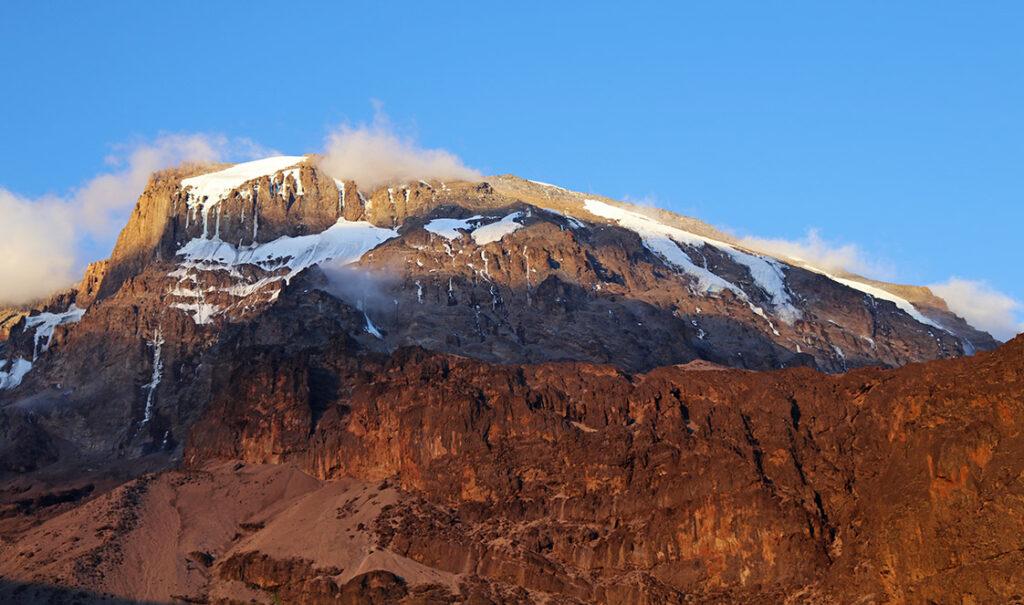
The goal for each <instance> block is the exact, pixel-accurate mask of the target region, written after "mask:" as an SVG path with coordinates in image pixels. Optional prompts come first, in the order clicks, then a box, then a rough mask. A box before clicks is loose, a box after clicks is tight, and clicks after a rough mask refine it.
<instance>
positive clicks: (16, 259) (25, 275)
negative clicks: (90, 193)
mask: <svg viewBox="0 0 1024 605" xmlns="http://www.w3.org/2000/svg"><path fill="white" fill-rule="evenodd" d="M0 217H2V219H0V305H3V304H15V303H21V302H25V301H29V300H33V299H37V298H40V297H43V296H46V295H47V294H49V293H51V292H53V291H54V290H57V289H58V288H61V287H64V286H67V285H68V284H70V283H72V282H73V281H74V275H73V270H74V268H75V259H74V248H75V243H74V242H75V237H74V236H75V226H74V221H73V219H72V218H71V216H70V213H68V212H67V205H66V204H65V203H64V201H63V200H60V199H57V198H45V199H40V200H35V201H32V200H27V199H25V198H22V197H19V196H17V195H15V194H13V193H11V192H10V191H7V190H6V189H0Z"/></svg>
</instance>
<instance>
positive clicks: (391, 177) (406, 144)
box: [320, 111, 481, 189]
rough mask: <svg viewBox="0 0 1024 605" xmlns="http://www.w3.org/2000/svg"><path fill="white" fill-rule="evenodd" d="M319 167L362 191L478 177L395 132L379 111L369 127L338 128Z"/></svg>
mask: <svg viewBox="0 0 1024 605" xmlns="http://www.w3.org/2000/svg"><path fill="white" fill-rule="evenodd" d="M320 166H321V167H322V168H323V169H324V171H325V172H327V174H329V175H331V176H332V177H334V178H336V179H343V180H353V181H355V182H356V183H358V184H359V186H360V187H362V188H364V189H375V188H377V187H380V186H382V185H388V184H393V183H407V182H409V181H416V180H420V179H423V180H426V179H441V180H475V179H479V178H480V176H481V175H480V173H479V172H478V171H476V170H474V169H472V168H470V167H468V166H466V165H465V164H463V163H462V160H460V159H459V158H458V156H456V155H454V154H452V153H450V152H448V151H445V150H443V149H424V148H422V147H420V146H419V145H418V144H417V143H416V141H415V140H414V139H412V138H410V137H405V136H402V135H400V134H398V133H396V132H395V130H394V128H393V127H392V126H391V124H390V122H389V121H388V119H387V118H386V117H385V116H384V115H383V114H381V113H380V112H379V111H378V113H377V116H376V117H375V118H374V120H373V123H372V124H370V125H361V126H356V127H353V126H347V125H346V126H341V127H340V128H338V129H337V130H335V131H334V132H332V133H331V134H329V135H328V136H327V140H326V141H325V150H324V157H323V159H322V160H321V162H320Z"/></svg>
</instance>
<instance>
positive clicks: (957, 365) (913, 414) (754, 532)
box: [2, 335, 1024, 603]
mask: <svg viewBox="0 0 1024 605" xmlns="http://www.w3.org/2000/svg"><path fill="white" fill-rule="evenodd" d="M243 340H245V342H246V343H245V344H243V343H242V342H241V341H239V342H238V343H236V346H237V348H236V349H234V353H235V355H234V357H233V358H232V359H233V361H232V362H230V363H228V364H227V365H226V366H224V367H220V368H217V370H216V371H217V373H218V374H220V375H221V379H220V380H221V386H220V387H218V388H215V389H214V393H215V394H214V399H213V401H212V403H211V404H210V406H209V407H208V408H207V410H206V412H205V413H204V414H203V415H202V417H201V419H200V420H199V421H198V422H197V424H196V425H195V426H194V429H193V431H192V436H191V438H190V439H189V442H188V445H187V447H186V450H185V461H186V468H185V469H183V470H181V471H174V472H171V473H168V474H163V475H159V476H157V477H156V478H154V479H150V480H147V481H148V483H142V484H138V485H140V487H139V488H138V489H140V490H144V493H143V494H141V495H140V496H139V497H138V498H137V499H135V500H132V501H131V504H130V505H129V504H124V503H123V502H122V500H119V499H118V498H121V496H115V497H113V499H112V500H111V499H108V500H103V499H100V500H95V501H92V502H90V503H89V504H87V505H84V506H86V507H92V508H86V509H85V510H83V511H82V512H81V513H74V514H77V515H78V516H77V517H75V518H76V519H78V520H79V522H83V520H84V519H87V518H92V517H95V518H96V519H97V520H96V521H84V522H86V523H87V525H86V527H91V525H90V524H97V525H98V524H100V523H101V521H102V519H104V518H106V517H109V516H116V515H119V514H123V511H126V510H130V511H131V512H132V517H131V518H132V519H135V521H133V525H131V526H130V527H128V528H126V529H124V530H123V531H121V530H118V529H115V530H114V531H113V532H111V533H110V534H109V536H108V538H106V540H107V543H109V544H112V545H117V549H122V550H124V551H125V552H135V553H140V550H139V549H142V548H144V547H145V545H146V544H148V543H152V542H151V541H152V540H158V541H167V542H169V544H170V546H169V548H170V550H171V552H170V553H168V554H165V555H161V556H168V557H170V559H169V560H170V561H173V560H175V557H179V559H178V560H179V561H186V560H192V561H200V558H199V557H205V559H203V560H205V561H206V563H198V564H196V565H194V566H191V567H190V568H192V569H195V570H197V571H194V572H190V573H188V574H186V575H185V576H178V577H177V579H175V577H173V576H167V575H166V573H167V572H166V571H163V572H160V573H161V574H164V575H161V576H160V577H164V578H166V579H165V580H161V583H159V584H158V586H159V589H157V590H154V589H153V588H152V586H153V584H152V582H150V583H148V584H147V583H144V582H143V581H142V578H141V576H137V575H133V574H136V571H133V570H134V567H133V566H132V565H120V566H119V565H117V564H116V561H115V560H114V559H112V558H110V557H111V555H110V554H109V552H110V548H111V547H108V548H107V550H103V549H101V548H100V546H98V545H96V546H89V544H88V543H87V544H85V545H82V546H81V547H79V546H76V547H75V548H74V549H72V551H71V552H69V553H64V552H63V551H62V550H61V548H60V547H59V546H58V545H60V544H63V543H64V542H62V541H66V540H68V539H70V538H71V537H72V536H74V535H76V534H78V533H80V532H81V531H82V530H81V527H80V526H77V525H69V524H70V523H71V520H70V519H68V518H67V516H68V515H69V514H73V512H72V513H66V514H64V515H60V516H58V517H55V518H53V519H52V520H51V521H47V522H46V523H44V524H43V525H41V526H39V528H38V529H36V530H32V531H31V532H30V533H29V534H27V536H26V537H22V538H21V539H19V541H18V543H17V544H15V545H13V546H12V547H10V548H9V549H8V551H7V552H6V553H5V556H4V557H3V558H2V559H3V560H4V561H6V563H4V564H3V567H2V573H3V574H4V575H5V577H9V578H15V579H17V578H25V577H27V576H26V575H25V574H26V573H28V572H29V570H38V569H40V568H38V567H36V564H35V563H34V562H32V561H33V560H34V561H39V560H41V561H46V562H48V563H46V566H45V567H44V568H42V569H46V570H50V571H49V572H48V573H50V574H53V575H51V576H46V575H45V574H44V577H47V578H50V580H51V581H56V582H57V583H60V584H72V585H81V586H84V587H86V588H89V589H91V590H95V591H100V592H103V591H107V590H110V589H111V587H113V586H121V587H122V590H124V591H126V592H123V593H119V594H125V595H133V596H136V597H141V596H147V597H148V598H159V597H161V596H162V597H164V598H166V595H168V594H180V595H187V596H189V597H190V598H202V599H214V600H215V599H216V598H219V597H224V596H226V595H231V596H234V597H237V595H239V594H245V595H247V597H246V598H254V599H256V600H257V601H259V602H272V601H273V600H274V599H275V598H280V596H281V595H287V597H288V599H289V601H291V602H298V603H326V602H334V601H332V600H331V599H336V598H339V597H338V595H339V594H349V593H352V594H356V595H359V597H358V598H360V599H364V600H365V599H370V598H372V595H374V594H378V591H383V593H384V594H388V595H390V596H389V597H388V598H386V599H385V600H384V601H383V602H403V603H442V602H478V601H475V600H474V598H481V595H489V597H488V598H489V599H491V600H490V601H486V600H485V601H483V602H521V603H533V602H556V603H592V602H593V603H684V602H686V603H690V602H696V603H722V602H737V603H779V602H808V603H833V602H835V603H853V602H864V603H869V602H875V603H883V602H886V603H888V602H905V603H932V602H946V601H949V600H950V599H951V597H955V599H954V600H960V601H962V600H964V599H966V600H967V602H970V599H974V602H978V603H996V602H1012V599H1013V598H1014V595H1017V594H1019V592H1020V589H1021V585H1020V584H1019V577H1017V576H1018V574H1017V570H1019V569H1020V567H1021V566H1022V565H1024V554H1022V553H1024V545H1022V544H1020V540H1019V537H1020V536H1021V535H1024V527H1022V524H1021V519H1022V518H1024V510H1022V508H1021V507H1022V505H1021V502H1022V501H1024V500H1022V499H1021V497H1022V495H1024V493H1022V492H1021V485H1020V481H1019V480H1018V477H1019V476H1020V475H1021V474H1022V473H1024V441H1022V440H1021V438H1020V435H1021V430H1020V427H1021V423H1022V422H1024V341H1022V340H1021V339H1017V340H1016V341H1014V342H1012V343H1009V344H1008V345H1006V346H1004V347H1003V348H1001V349H999V350H997V351H995V352H992V353H985V354H980V355H978V356H975V357H972V358H964V359H958V360H950V361H941V362H931V363H929V364H924V365H911V366H908V367H905V368H901V369H898V370H879V369H864V370H857V371H854V372H850V373H847V374H843V375H840V376H824V375H821V374H818V373H816V372H814V371H812V370H809V369H792V370H783V371H776V372H750V371H743V370H732V369H725V368H721V367H716V366H709V365H700V364H691V365H686V366H678V367H665V368H659V369H657V370H653V371H651V372H648V373H645V374H638V375H627V374H623V373H621V372H620V371H618V370H615V369H614V368H610V367H607V366H594V365H589V364H575V363H562V364H543V365H536V366H508V365H491V364H486V363H483V362H479V361H475V360H471V359H466V358H459V357H453V356H447V355H443V354H437V353H431V352H427V351H423V350H421V349H402V350H400V351H397V352H395V353H393V354H388V355H385V354H365V355H355V354H354V349H353V346H354V345H353V343H347V344H346V343H339V342H324V343H321V344H320V345H318V346H315V347H310V348H307V349H304V350H295V349H294V344H293V342H294V341H292V340H289V341H286V342H287V343H289V344H278V345H269V344H267V343H265V342H260V341H255V340H253V339H252V335H249V336H246V337H245V338H244V339H243ZM222 460H223V461H224V462H223V463H222V462H220V461H222ZM236 460H240V461H241V462H235V461H236ZM299 470H301V471H304V473H305V474H302V475H300V476H301V477H304V478H303V479H301V481H299V480H298V479H296V478H292V479H287V480H285V479H284V478H283V477H284V476H288V474H292V475H291V476H293V477H294V473H295V472H297V471H299ZM253 473H256V475H255V476H253ZM238 482H241V484H243V485H245V486H246V487H244V488H242V487H238V488H234V487H230V486H232V485H235V484H236V483H238ZM298 483H301V485H303V486H304V487H301V488H300V487H299V486H298ZM284 484H288V485H295V488H294V489H293V488H289V489H291V490H292V491H290V492H289V494H288V495H284V493H283V492H282V491H281V489H282V486H283V485H284ZM129 489H135V488H129ZM295 489H298V490H299V493H296V492H295ZM222 490H223V491H222ZM274 494H278V495H274ZM267 498H270V500H265V499H267ZM263 501H269V502H274V504H273V505H272V506H268V505H260V502H263ZM167 502H171V503H172V505H171V509H169V510H165V509H166V507H167V504H166V503H167ZM199 502H202V506H203V507H205V508H206V509H209V508H211V507H212V508H213V509H215V510H218V511H219V512H218V513H217V515H218V516H219V517H218V518H220V517H224V518H225V519H227V520H226V521H223V522H218V523H221V525H220V527H223V529H220V530H217V531H214V532H212V533H207V532H205V531H204V532H203V535H204V536H206V537H205V538H204V539H203V540H199V539H198V538H197V537H196V535H197V534H196V533H195V532H198V531H199V530H200V529H201V528H199V527H195V528H193V529H189V530H185V529H182V530H181V531H182V532H184V533H174V532H175V531H176V530H173V527H176V526H175V525H174V524H173V523H172V524H171V525H170V528H171V529H168V523H167V519H168V516H167V515H174V518H180V519H182V522H184V520H185V519H194V518H206V515H205V514H200V512H199V510H198V508H197V507H198V506H199V504H198V503H199ZM77 510H79V509H72V511H77ZM90 511H91V512H90ZM99 511H104V512H103V513H102V514H100V512H99ZM117 511H122V512H117ZM225 515H226V517H225ZM206 522H207V523H209V521H206ZM190 523H192V522H190ZM224 523H226V524H227V525H224ZM183 527H184V526H183ZM92 531H93V530H92V529H89V530H87V531H86V532H85V533H86V534H91V532H92ZM168 531H170V532H171V533H167V532H168ZM232 532H234V535H233V537H232V535H231V534H232ZM161 536H162V537H161ZM189 536H192V537H189ZM323 540H327V542H323ZM325 544H330V546H329V547H327V548H325V547H324V545H325ZM87 547H88V548H93V549H94V550H91V551H88V552H93V553H97V554H96V555H95V556H96V557H97V559H96V560H97V564H98V565H100V566H102V568H103V569H107V570H108V571H107V572H105V573H104V574H103V576H102V577H101V579H97V578H92V579H89V578H88V577H86V576H83V575H80V574H78V572H74V570H73V569H72V568H70V567H69V565H70V558H72V557H79V556H82V555H81V553H79V552H78V550H79V549H81V548H86V549H87ZM95 549H99V550H95ZM194 551H198V552H194ZM161 552H167V551H166V550H162V551H161ZM174 552H177V553H178V554H177V555H174V554H173V553H174ZM28 553H31V554H32V555H33V556H32V559H26V556H28ZM140 554H142V555H143V556H146V557H149V556H152V555H151V553H148V552H147V553H140ZM370 570H375V571H374V573H375V574H377V575H373V576H363V575H361V574H365V573H367V572H369V571H370ZM133 578H134V579H133ZM184 578H188V580H187V582H186V581H185V579H184ZM125 586H127V588H124V587H125ZM132 587H135V588H132ZM134 590H138V591H141V592H132V591H134ZM147 590H149V591H150V592H145V591H147ZM160 591H163V592H160ZM275 595H277V596H276V597H275ZM474 595H475V596H474ZM417 599H419V600H417ZM354 602H367V601H359V600H356V601H354Z"/></svg>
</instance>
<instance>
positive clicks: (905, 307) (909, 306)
mask: <svg viewBox="0 0 1024 605" xmlns="http://www.w3.org/2000/svg"><path fill="white" fill-rule="evenodd" d="M805 267H806V268H807V269H809V270H811V271H814V272H815V273H820V274H822V275H824V276H825V277H827V278H829V279H831V280H832V281H834V282H839V283H841V284H843V285H844V286H847V287H850V288H853V289H854V290H860V291H861V292H863V293H865V294H869V295H871V296H873V297H875V298H880V299H882V300H888V301H890V302H893V303H895V304H896V306H897V307H898V308H899V309H901V310H902V311H904V312H905V313H906V314H907V315H909V316H911V317H913V318H914V319H915V320H917V321H918V322H920V323H923V324H925V325H927V326H932V327H933V328H938V329H940V330H943V331H945V332H948V331H949V330H947V329H946V328H944V327H943V326H941V325H939V324H938V323H936V322H935V321H934V320H932V319H931V318H929V317H927V316H925V315H924V314H923V313H921V312H920V311H918V310H917V307H915V306H914V304H913V303H911V302H910V301H909V300H907V299H905V298H903V297H902V296H897V295H896V294H893V293H892V292H889V291H888V290H884V289H882V288H879V287H877V286H872V285H871V284H866V283H864V282H862V281H857V280H855V279H848V278H845V277H837V276H835V275H832V274H830V273H828V272H826V271H824V270H822V269H819V268H817V267H813V266H810V265H805ZM962 340H963V342H964V343H965V344H967V340H966V339H962Z"/></svg>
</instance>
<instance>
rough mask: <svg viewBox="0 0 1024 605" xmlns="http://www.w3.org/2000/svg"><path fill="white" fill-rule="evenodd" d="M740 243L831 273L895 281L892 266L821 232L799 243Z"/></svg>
mask: <svg viewBox="0 0 1024 605" xmlns="http://www.w3.org/2000/svg"><path fill="white" fill-rule="evenodd" d="M739 242H740V244H742V245H743V246H746V247H747V248H750V249H751V250H756V251H758V252H763V253H765V254H769V255H772V256H786V257H789V258H792V259H794V260H798V261H803V262H805V263H807V264H809V265H812V266H814V267H818V268H820V269H824V270H826V271H830V272H848V273H856V274H858V275H863V276H865V277H873V278H876V279H891V278H892V277H893V275H894V274H895V272H894V271H893V268H892V266H891V265H890V264H889V263H885V262H883V261H880V260H878V259H872V258H870V257H869V256H868V255H867V254H866V253H865V252H864V251H863V250H861V249H860V247H859V246H857V245H856V244H837V243H834V242H829V241H826V240H825V239H824V238H822V237H821V235H820V234H819V233H818V230H817V229H810V230H808V231H807V235H805V236H804V237H803V238H802V239H799V240H787V239H771V238H761V237H743V238H740V240H739Z"/></svg>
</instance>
